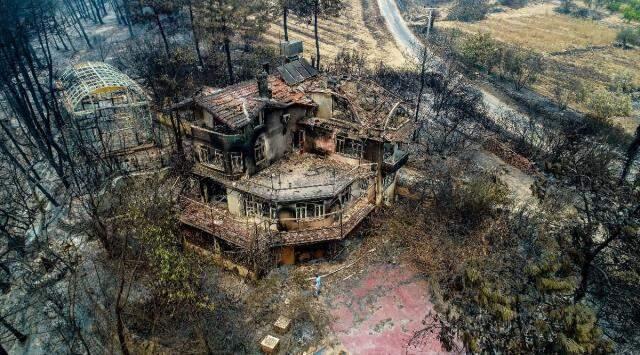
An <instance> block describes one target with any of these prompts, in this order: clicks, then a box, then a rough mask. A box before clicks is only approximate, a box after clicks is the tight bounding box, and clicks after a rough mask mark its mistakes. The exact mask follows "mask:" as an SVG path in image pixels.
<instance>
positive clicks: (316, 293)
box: [313, 274, 322, 297]
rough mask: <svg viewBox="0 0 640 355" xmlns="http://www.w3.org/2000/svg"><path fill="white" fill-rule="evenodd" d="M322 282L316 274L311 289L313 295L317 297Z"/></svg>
mask: <svg viewBox="0 0 640 355" xmlns="http://www.w3.org/2000/svg"><path fill="white" fill-rule="evenodd" d="M321 283H322V278H321V277H320V275H318V274H316V284H315V287H314V290H313V295H314V296H315V297H318V296H319V295H320V284H321Z"/></svg>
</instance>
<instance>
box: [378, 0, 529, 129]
mask: <svg viewBox="0 0 640 355" xmlns="http://www.w3.org/2000/svg"><path fill="white" fill-rule="evenodd" d="M377 1H378V7H379V8H380V13H381V14H382V17H384V19H385V23H386V24H387V28H388V29H389V32H391V35H392V36H393V38H394V40H395V42H396V44H397V45H398V46H399V47H400V48H402V49H403V50H404V52H405V53H406V54H408V55H409V56H410V57H411V58H414V59H416V60H417V59H418V58H419V57H420V55H421V53H422V49H423V48H424V47H423V44H422V42H421V41H420V40H419V39H418V38H417V37H416V35H415V34H414V33H413V31H412V30H411V28H409V26H408V25H407V23H406V22H405V21H404V18H403V17H402V14H401V13H400V9H398V5H397V4H396V1H395V0H377ZM433 58H437V57H435V56H433ZM432 64H435V63H432ZM433 67H435V65H432V68H433ZM478 89H479V90H480V92H482V95H483V102H484V105H485V107H486V109H487V111H488V112H489V116H490V118H492V119H493V121H494V122H496V123H498V122H497V121H498V120H497V119H496V118H498V117H510V119H511V120H512V122H511V123H512V124H511V125H508V126H509V127H505V126H504V125H502V126H501V127H502V129H503V130H505V131H509V132H510V133H512V134H520V133H521V132H522V131H525V130H528V129H529V128H531V127H530V125H531V121H530V119H529V117H527V115H525V114H523V113H521V112H519V111H517V110H514V109H512V108H510V107H509V105H508V104H507V103H505V102H504V101H502V100H501V99H500V98H498V97H496V96H495V95H493V94H492V93H490V92H487V91H486V90H483V89H481V88H478ZM503 115H507V116H503ZM536 126H538V125H536ZM538 128H540V127H539V126H538Z"/></svg>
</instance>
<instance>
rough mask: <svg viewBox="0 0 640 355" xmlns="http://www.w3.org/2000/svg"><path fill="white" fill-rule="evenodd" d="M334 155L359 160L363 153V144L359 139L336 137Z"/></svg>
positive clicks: (340, 135)
mask: <svg viewBox="0 0 640 355" xmlns="http://www.w3.org/2000/svg"><path fill="white" fill-rule="evenodd" d="M336 153H338V154H341V155H344V156H347V157H350V158H356V159H361V158H362V155H363V153H364V143H363V142H362V140H359V139H352V138H349V136H347V135H344V134H337V135H336Z"/></svg>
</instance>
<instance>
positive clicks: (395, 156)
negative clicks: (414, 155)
mask: <svg viewBox="0 0 640 355" xmlns="http://www.w3.org/2000/svg"><path fill="white" fill-rule="evenodd" d="M408 159H409V153H407V152H405V151H404V150H400V149H398V148H396V149H394V151H393V153H391V154H386V153H385V155H384V160H383V163H384V165H383V168H384V170H385V171H390V172H393V171H396V170H398V169H399V168H400V167H401V166H402V165H404V164H405V163H406V162H407V160H408Z"/></svg>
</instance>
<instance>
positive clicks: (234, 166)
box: [229, 152, 244, 173]
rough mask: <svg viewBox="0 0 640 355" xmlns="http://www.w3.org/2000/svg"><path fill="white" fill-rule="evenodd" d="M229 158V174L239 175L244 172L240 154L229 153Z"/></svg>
mask: <svg viewBox="0 0 640 355" xmlns="http://www.w3.org/2000/svg"><path fill="white" fill-rule="evenodd" d="M229 158H230V160H231V172H232V173H241V172H243V171H244V158H243V156H242V152H230V153H229Z"/></svg>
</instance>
